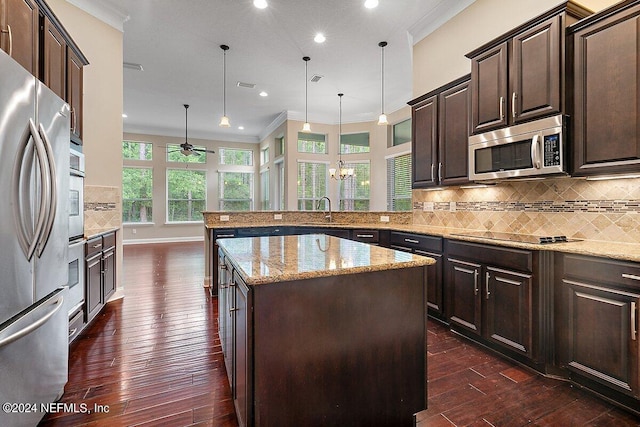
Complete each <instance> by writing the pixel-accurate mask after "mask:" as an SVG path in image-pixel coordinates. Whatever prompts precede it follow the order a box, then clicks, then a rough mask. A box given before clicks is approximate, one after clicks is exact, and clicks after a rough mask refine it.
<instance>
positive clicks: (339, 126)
mask: <svg viewBox="0 0 640 427" xmlns="http://www.w3.org/2000/svg"><path fill="white" fill-rule="evenodd" d="M338 97H339V98H340V112H339V113H338V168H340V163H342V94H338Z"/></svg>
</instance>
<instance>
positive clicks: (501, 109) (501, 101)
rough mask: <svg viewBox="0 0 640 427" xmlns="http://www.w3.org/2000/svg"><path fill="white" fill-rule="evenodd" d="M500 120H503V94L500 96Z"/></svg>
mask: <svg viewBox="0 0 640 427" xmlns="http://www.w3.org/2000/svg"><path fill="white" fill-rule="evenodd" d="M500 120H504V96H501V97H500Z"/></svg>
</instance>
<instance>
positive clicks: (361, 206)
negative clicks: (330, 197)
mask: <svg viewBox="0 0 640 427" xmlns="http://www.w3.org/2000/svg"><path fill="white" fill-rule="evenodd" d="M345 167H347V168H353V169H354V176H353V177H351V178H347V179H345V180H342V181H340V210H341V211H368V210H369V203H370V202H369V195H370V189H371V186H370V165H369V163H352V164H345Z"/></svg>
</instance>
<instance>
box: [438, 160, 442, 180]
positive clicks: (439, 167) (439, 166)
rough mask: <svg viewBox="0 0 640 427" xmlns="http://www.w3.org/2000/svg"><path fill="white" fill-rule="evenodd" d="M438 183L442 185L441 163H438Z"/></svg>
mask: <svg viewBox="0 0 640 427" xmlns="http://www.w3.org/2000/svg"><path fill="white" fill-rule="evenodd" d="M438 182H439V183H442V162H439V163H438Z"/></svg>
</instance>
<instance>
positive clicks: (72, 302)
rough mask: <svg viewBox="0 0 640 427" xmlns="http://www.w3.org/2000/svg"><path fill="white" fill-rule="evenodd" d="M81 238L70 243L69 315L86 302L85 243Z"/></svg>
mask: <svg viewBox="0 0 640 427" xmlns="http://www.w3.org/2000/svg"><path fill="white" fill-rule="evenodd" d="M85 242H86V241H85V240H84V239H81V240H78V241H76V242H74V243H71V244H70V245H69V281H68V285H69V294H68V295H67V310H68V313H69V316H72V315H73V314H75V313H76V312H77V311H78V310H79V309H81V308H82V305H83V304H84V244H85Z"/></svg>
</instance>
